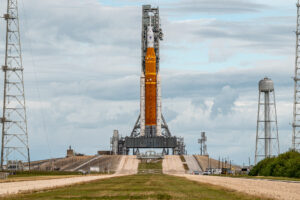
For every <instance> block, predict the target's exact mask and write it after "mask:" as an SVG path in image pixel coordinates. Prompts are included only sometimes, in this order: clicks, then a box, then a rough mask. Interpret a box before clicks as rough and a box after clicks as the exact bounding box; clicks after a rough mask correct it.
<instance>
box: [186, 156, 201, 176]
mask: <svg viewBox="0 0 300 200" xmlns="http://www.w3.org/2000/svg"><path fill="white" fill-rule="evenodd" d="M184 159H185V161H186V164H187V166H188V167H189V170H188V173H189V174H191V173H193V171H198V172H201V171H202V170H201V167H200V166H199V164H198V162H197V160H196V158H195V157H194V156H192V155H185V156H184Z"/></svg>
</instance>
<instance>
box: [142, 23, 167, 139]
mask: <svg viewBox="0 0 300 200" xmlns="http://www.w3.org/2000/svg"><path fill="white" fill-rule="evenodd" d="M150 21H151V20H150ZM154 41H155V38H154V33H153V26H152V24H151V22H150V25H149V26H148V27H147V53H146V56H145V59H144V60H145V67H144V70H143V69H142V73H141V82H140V83H141V91H140V94H141V97H140V101H141V102H140V114H141V118H140V120H141V121H140V126H141V127H140V131H141V136H146V137H155V136H161V135H162V134H161V87H160V74H159V68H158V67H157V63H156V54H155V48H154Z"/></svg>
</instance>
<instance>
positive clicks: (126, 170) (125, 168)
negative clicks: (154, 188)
mask: <svg viewBox="0 0 300 200" xmlns="http://www.w3.org/2000/svg"><path fill="white" fill-rule="evenodd" d="M139 163H140V161H139V160H138V159H137V157H136V156H122V158H121V161H120V164H119V167H118V169H117V171H116V174H137V172H138V167H139Z"/></svg>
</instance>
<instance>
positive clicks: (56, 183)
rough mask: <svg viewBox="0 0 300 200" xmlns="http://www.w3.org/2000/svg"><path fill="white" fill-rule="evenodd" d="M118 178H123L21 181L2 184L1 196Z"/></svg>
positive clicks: (95, 177) (104, 176) (114, 175)
mask: <svg viewBox="0 0 300 200" xmlns="http://www.w3.org/2000/svg"><path fill="white" fill-rule="evenodd" d="M116 176H122V175H121V174H118V175H116V174H113V175H102V176H101V175H99V176H81V177H72V178H61V179H51V180H37V181H20V182H8V183H0V196H6V195H8V194H16V193H20V192H26V191H32V190H43V189H49V188H56V187H62V186H67V185H72V184H75V183H84V182H89V181H93V180H99V179H107V178H112V177H116Z"/></svg>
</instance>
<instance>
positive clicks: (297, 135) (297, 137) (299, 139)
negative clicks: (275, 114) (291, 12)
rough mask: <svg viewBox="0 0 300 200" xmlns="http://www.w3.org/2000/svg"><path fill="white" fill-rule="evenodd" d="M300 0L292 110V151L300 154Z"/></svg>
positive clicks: (299, 4) (299, 1) (298, 5)
mask: <svg viewBox="0 0 300 200" xmlns="http://www.w3.org/2000/svg"><path fill="white" fill-rule="evenodd" d="M299 35H300V0H298V3H297V27H296V59H295V77H294V81H295V87H294V108H293V125H292V126H293V137H292V149H293V150H296V151H299V152H300V58H299V56H300V52H299V51H300V49H299V46H300V41H299Z"/></svg>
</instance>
